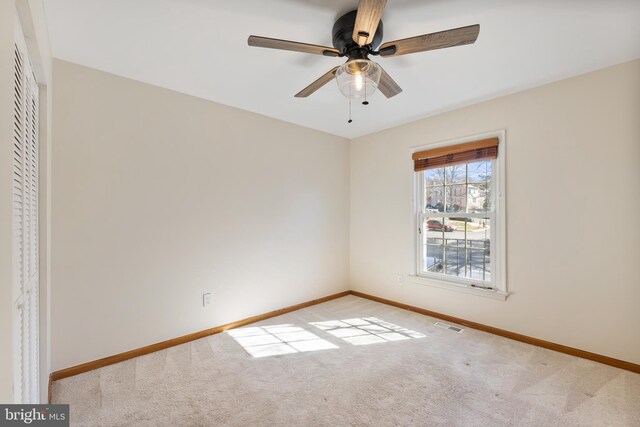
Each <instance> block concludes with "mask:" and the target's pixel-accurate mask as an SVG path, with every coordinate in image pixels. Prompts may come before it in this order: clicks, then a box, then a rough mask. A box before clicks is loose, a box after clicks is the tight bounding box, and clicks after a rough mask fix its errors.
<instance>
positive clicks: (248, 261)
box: [51, 60, 349, 370]
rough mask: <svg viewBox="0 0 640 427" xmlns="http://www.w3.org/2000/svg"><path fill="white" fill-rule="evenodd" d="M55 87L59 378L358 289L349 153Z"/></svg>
mask: <svg viewBox="0 0 640 427" xmlns="http://www.w3.org/2000/svg"><path fill="white" fill-rule="evenodd" d="M54 79H55V82H56V86H55V91H54V128H53V132H54V151H53V188H52V190H53V203H52V225H53V234H52V252H53V259H52V279H53V286H54V289H55V292H54V294H53V295H52V312H51V316H52V323H51V324H52V344H53V347H52V359H53V360H52V363H53V370H59V369H62V368H66V367H69V366H73V365H76V364H79V363H83V362H88V361H91V360H95V359H98V358H102V357H105V356H109V355H112V354H116V353H119V352H123V351H127V350H131V349H134V348H137V347H141V346H144V345H148V344H152V343H155V342H158V341H162V340H166V339H170V338H175V337H178V336H181V335H184V334H188V333H191V332H196V331H200V330H203V329H206V328H211V327H213V326H217V325H221V324H224V323H227V322H230V321H234V320H239V319H242V318H246V317H249V316H253V315H256V314H260V313H264V312H268V311H270V310H274V309H278V308H282V307H286V306H289V305H292V304H296V303H300V302H304V301H307V300H310V299H314V298H317V297H322V296H326V295H329V294H332V293H335V292H340V291H343V290H346V289H348V275H349V144H348V141H347V140H345V139H342V138H338V137H335V136H331V135H328V134H324V133H321V132H317V131H313V130H309V129H305V128H302V127H299V126H295V125H291V124H288V123H285V122H281V121H277V120H274V119H270V118H267V117H264V116H259V115H256V114H252V113H248V112H245V111H241V110H238V109H234V108H230V107H227V106H223V105H220V104H215V103H212V102H208V101H204V100H201V99H198V98H193V97H190V96H186V95H183V94H179V93H176V92H171V91H169V90H165V89H160V88H157V87H153V86H150V85H146V84H142V83H139V82H135V81H132V80H127V79H124V78H120V77H116V76H113V75H110V74H106V73H103V72H99V71H95V70H92V69H88V68H85V67H81V66H78V65H74V64H71V63H67V62H62V61H58V60H56V61H54ZM206 291H210V292H212V293H213V303H212V305H210V306H208V307H206V308H203V307H202V294H203V293H204V292H206Z"/></svg>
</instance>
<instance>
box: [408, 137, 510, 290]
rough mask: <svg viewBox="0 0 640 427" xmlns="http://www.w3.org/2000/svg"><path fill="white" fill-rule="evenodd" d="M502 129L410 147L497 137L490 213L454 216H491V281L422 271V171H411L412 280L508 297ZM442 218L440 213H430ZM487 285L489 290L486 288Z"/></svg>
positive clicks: (504, 146) (436, 146)
mask: <svg viewBox="0 0 640 427" xmlns="http://www.w3.org/2000/svg"><path fill="white" fill-rule="evenodd" d="M505 133H506V132H505V130H504V129H503V130H498V131H492V132H487V133H483V134H479V135H473V136H469V137H464V138H457V139H452V140H447V141H441V142H438V143H433V144H427V145H421V146H417V147H412V152H418V151H424V150H428V149H432V148H440V147H447V146H452V145H457V144H463V143H465V142H471V141H477V140H482V139H488V138H498V141H499V142H498V158H497V159H495V160H494V163H493V170H492V182H491V185H492V190H493V194H494V195H495V196H494V206H495V211H494V212H491V213H464V214H463V213H460V214H459V215H458V214H455V216H465V217H467V216H468V217H483V218H486V217H492V216H493V217H494V219H493V222H494V224H495V227H492V231H491V233H492V235H491V243H490V245H491V246H490V252H491V255H490V256H491V281H490V282H484V281H482V280H475V279H469V278H464V277H454V276H447V275H445V274H442V273H432V272H425V271H422V269H421V263H422V259H423V258H422V256H423V250H424V248H423V242H422V235H421V232H425V230H422V227H423V224H424V220H425V218H426V217H427V216H430V215H425V214H424V212H423V207H424V206H425V200H424V171H421V172H414V173H413V181H414V211H413V230H412V234H413V252H414V255H415V256H414V269H413V271H414V274H415V275H413V276H411V279H412V281H413V282H414V283H417V284H421V285H427V286H433V287H437V288H444V289H451V290H455V291H460V292H464V293H469V294H473V295H479V296H485V297H489V298H494V299H499V300H506V298H507V296H508V292H507V283H506V276H507V275H506V221H505V216H506V203H505V194H506V192H505V188H506V182H505V181H506V179H505V170H506V169H505V152H506V143H505ZM433 216H434V218H435V217H438V216H439V217H440V218H442V216H443V215H442V213H439V214H434V215H433ZM487 287H491V288H492V289H487Z"/></svg>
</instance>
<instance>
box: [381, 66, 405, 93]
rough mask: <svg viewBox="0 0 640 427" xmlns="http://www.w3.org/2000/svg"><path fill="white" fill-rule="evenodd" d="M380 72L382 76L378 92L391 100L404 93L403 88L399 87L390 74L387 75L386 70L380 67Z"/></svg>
mask: <svg viewBox="0 0 640 427" xmlns="http://www.w3.org/2000/svg"><path fill="white" fill-rule="evenodd" d="M380 71H381V74H380V82H379V83H378V90H379V91H380V92H382V94H383V95H384V96H386V97H387V98H391V97H392V96H396V95H397V94H399V93H400V92H402V88H401V87H400V86H398V83H396V82H395V80H393V79H392V78H391V76H390V75H389V74H387V72H386V71H385V70H384V68H382V67H380Z"/></svg>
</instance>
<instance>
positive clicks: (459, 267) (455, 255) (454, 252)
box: [444, 239, 465, 277]
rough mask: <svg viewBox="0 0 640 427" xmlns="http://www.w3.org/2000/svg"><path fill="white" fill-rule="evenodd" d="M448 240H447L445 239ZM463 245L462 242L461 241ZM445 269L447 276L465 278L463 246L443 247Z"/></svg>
mask: <svg viewBox="0 0 640 427" xmlns="http://www.w3.org/2000/svg"><path fill="white" fill-rule="evenodd" d="M447 240H449V239H447ZM462 243H463V244H464V240H463V241H462ZM444 252H445V269H446V274H447V275H448V276H459V277H464V276H465V249H464V245H463V246H445V247H444Z"/></svg>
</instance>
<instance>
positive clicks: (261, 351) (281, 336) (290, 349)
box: [227, 324, 338, 357]
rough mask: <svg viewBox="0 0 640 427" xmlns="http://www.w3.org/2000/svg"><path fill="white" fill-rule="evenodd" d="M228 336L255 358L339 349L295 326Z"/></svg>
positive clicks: (238, 331)
mask: <svg viewBox="0 0 640 427" xmlns="http://www.w3.org/2000/svg"><path fill="white" fill-rule="evenodd" d="M227 334H229V335H230V336H231V337H232V338H233V339H234V340H236V342H237V343H238V344H240V345H241V346H242V347H243V348H244V349H245V350H246V351H247V353H249V354H250V355H251V356H253V357H268V356H277V355H280V354H291V353H298V352H307V351H317V350H330V349H334V348H338V346H337V345H334V344H332V343H330V342H329V341H327V340H324V339H322V338H320V337H319V336H317V335H316V334H314V333H312V332H309V331H307V330H306V329H304V328H302V327H300V326H295V325H293V324H284V325H272V326H252V327H248V328H238V329H231V330H230V331H227Z"/></svg>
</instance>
